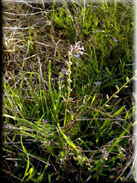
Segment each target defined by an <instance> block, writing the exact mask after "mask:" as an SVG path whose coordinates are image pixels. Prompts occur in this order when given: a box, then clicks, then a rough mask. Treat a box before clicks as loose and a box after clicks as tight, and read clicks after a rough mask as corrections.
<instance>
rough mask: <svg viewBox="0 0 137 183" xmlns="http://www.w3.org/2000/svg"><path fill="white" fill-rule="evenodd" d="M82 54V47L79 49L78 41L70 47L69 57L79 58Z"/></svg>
mask: <svg viewBox="0 0 137 183" xmlns="http://www.w3.org/2000/svg"><path fill="white" fill-rule="evenodd" d="M83 53H84V47H83V46H82V47H80V41H79V42H77V43H76V44H75V45H74V46H72V45H71V46H70V55H73V56H75V57H80V55H82V54H83Z"/></svg>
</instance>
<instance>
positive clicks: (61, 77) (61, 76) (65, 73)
mask: <svg viewBox="0 0 137 183" xmlns="http://www.w3.org/2000/svg"><path fill="white" fill-rule="evenodd" d="M64 75H68V72H67V70H66V69H65V68H62V69H61V72H60V73H59V81H58V85H59V90H61V88H63V87H64V85H63V82H64V80H63V77H64Z"/></svg>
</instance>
